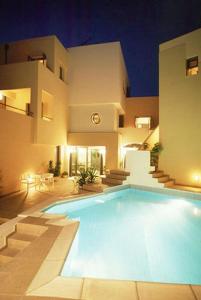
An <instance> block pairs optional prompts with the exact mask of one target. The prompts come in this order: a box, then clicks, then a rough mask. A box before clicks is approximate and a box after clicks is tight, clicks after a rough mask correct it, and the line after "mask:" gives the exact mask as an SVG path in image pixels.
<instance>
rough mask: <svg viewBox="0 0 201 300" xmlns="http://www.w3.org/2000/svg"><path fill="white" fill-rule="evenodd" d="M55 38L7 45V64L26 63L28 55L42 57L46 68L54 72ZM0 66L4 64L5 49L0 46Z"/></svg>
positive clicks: (29, 40)
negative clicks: (45, 62)
mask: <svg viewBox="0 0 201 300" xmlns="http://www.w3.org/2000/svg"><path fill="white" fill-rule="evenodd" d="M55 38H56V37H55V36H47V37H41V38H34V39H28V40H23V41H17V42H12V43H9V48H8V61H7V63H8V64H11V63H19V62H26V61H27V60H28V56H30V55H42V54H43V53H45V55H46V57H47V66H48V68H50V69H51V70H52V71H53V72H54V71H55V57H54V53H55ZM0 58H1V59H0V64H5V47H4V45H1V46H0Z"/></svg>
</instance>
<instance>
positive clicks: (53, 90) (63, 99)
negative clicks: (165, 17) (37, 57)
mask: <svg viewBox="0 0 201 300" xmlns="http://www.w3.org/2000/svg"><path fill="white" fill-rule="evenodd" d="M42 90H44V91H46V92H48V93H49V94H51V95H52V96H53V112H52V117H53V120H52V121H45V120H43V119H42V118H41V99H42ZM37 91H38V95H37V96H38V101H37V106H38V109H37V130H36V136H35V143H37V144H51V145H61V144H63V145H65V144H66V143H67V109H68V86H67V84H66V83H64V82H63V81H61V80H60V79H59V78H57V77H56V76H55V75H54V74H53V73H52V72H51V71H50V70H48V69H47V68H44V67H43V66H42V65H41V64H38V87H37Z"/></svg>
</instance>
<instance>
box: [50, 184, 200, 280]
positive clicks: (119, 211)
mask: <svg viewBox="0 0 201 300" xmlns="http://www.w3.org/2000/svg"><path fill="white" fill-rule="evenodd" d="M46 212H48V213H65V214H66V215H68V216H69V217H70V218H72V219H76V220H79V221H80V228H79V230H78V232H77V235H76V238H75V240H74V242H73V245H72V247H71V250H70V253H69V255H68V257H67V259H66V262H65V264H64V266H63V270H62V273H61V275H62V276H71V277H95V278H106V279H122V280H139V281H152V282H167V283H191V284H201V202H200V201H196V200H189V199H185V198H179V197H175V196H169V195H164V194H159V193H151V192H146V191H142V190H134V189H125V190H121V191H118V192H113V193H108V194H105V195H99V196H97V197H93V198H88V199H82V200H80V201H76V202H73V203H72V202H71V203H63V204H59V205H55V206H53V207H51V208H49V209H48V210H46Z"/></svg>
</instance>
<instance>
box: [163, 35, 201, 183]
mask: <svg viewBox="0 0 201 300" xmlns="http://www.w3.org/2000/svg"><path fill="white" fill-rule="evenodd" d="M200 53H201V29H200V30H196V31H194V32H192V33H190V34H187V35H185V36H182V37H180V38H178V39H175V40H173V41H170V42H167V43H164V44H162V45H161V46H160V111H159V115H160V141H161V143H162V145H163V148H164V150H163V151H162V153H161V156H160V162H159V166H160V169H163V170H165V172H166V173H168V174H170V175H171V177H172V178H175V179H176V182H177V183H180V184H186V185H195V186H201V139H200V129H201V118H200V115H201V101H200V99H201V72H200V70H201V54H200ZM197 55H198V56H199V73H198V75H195V76H190V77H187V76H186V70H185V67H186V59H188V58H190V57H194V56H197ZM196 175H197V176H200V179H198V180H195V176H196Z"/></svg>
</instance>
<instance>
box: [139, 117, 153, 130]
mask: <svg viewBox="0 0 201 300" xmlns="http://www.w3.org/2000/svg"><path fill="white" fill-rule="evenodd" d="M135 127H136V128H149V129H150V128H151V117H136V118H135Z"/></svg>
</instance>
